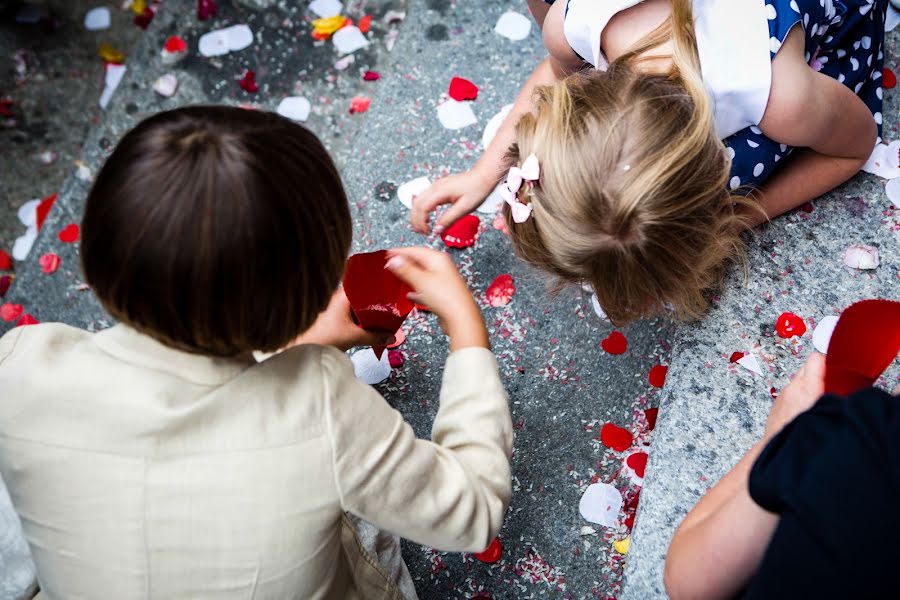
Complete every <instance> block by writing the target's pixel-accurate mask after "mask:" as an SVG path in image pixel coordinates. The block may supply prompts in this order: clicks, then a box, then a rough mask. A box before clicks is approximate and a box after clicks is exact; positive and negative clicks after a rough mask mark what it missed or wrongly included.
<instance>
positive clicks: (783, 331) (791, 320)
mask: <svg viewBox="0 0 900 600" xmlns="http://www.w3.org/2000/svg"><path fill="white" fill-rule="evenodd" d="M775 331H776V332H777V333H778V335H779V336H780V337H782V338H784V339H789V338H792V337H794V336H797V337H802V336H803V334H804V333H806V323H804V322H803V319H801V318H800V317H798V316H797V315H795V314H794V313H790V312H784V313H781V316H780V317H778V321H776V322H775ZM738 362H740V361H738Z"/></svg>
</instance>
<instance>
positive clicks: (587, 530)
mask: <svg viewBox="0 0 900 600" xmlns="http://www.w3.org/2000/svg"><path fill="white" fill-rule="evenodd" d="M579 533H580V534H581V535H594V534H595V533H597V530H596V529H594V528H593V527H591V526H590V525H583V526H582V527H581V531H580V532H579Z"/></svg>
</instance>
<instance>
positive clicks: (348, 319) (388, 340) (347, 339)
mask: <svg viewBox="0 0 900 600" xmlns="http://www.w3.org/2000/svg"><path fill="white" fill-rule="evenodd" d="M394 333H395V332H393V331H391V332H390V333H388V332H383V331H366V330H365V329H363V328H362V327H360V326H359V325H357V324H356V322H355V321H354V320H353V312H352V311H351V309H350V301H349V300H347V296H346V295H345V294H344V289H343V288H338V290H337V291H336V292H335V293H334V295H333V296H332V297H331V302H329V303H328V308H326V309H325V310H324V311H322V313H320V314H319V318H318V319H316V322H315V323H313V326H312V327H310V328H309V329H308V330H306V331H304V332H303V333H302V334H300V336H299V337H298V338H297V339H296V340H294V342H293V343H292V344H291V345H292V346H299V345H300V344H318V345H320V346H334V347H335V348H338V349H340V350H344V351H347V350H349V349H350V348H354V347H356V346H387V345H388V344H392V343H393V342H394Z"/></svg>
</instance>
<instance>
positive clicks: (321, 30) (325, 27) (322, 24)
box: [312, 15, 347, 35]
mask: <svg viewBox="0 0 900 600" xmlns="http://www.w3.org/2000/svg"><path fill="white" fill-rule="evenodd" d="M346 20H347V19H346V18H345V17H344V16H342V15H336V16H334V17H327V18H325V19H315V20H314V21H313V22H312V24H313V31H314V32H316V33H317V34H319V35H331V34H332V33H334V32H335V31H337V30H338V29H340V28H341V27H343V26H344V22H345V21H346Z"/></svg>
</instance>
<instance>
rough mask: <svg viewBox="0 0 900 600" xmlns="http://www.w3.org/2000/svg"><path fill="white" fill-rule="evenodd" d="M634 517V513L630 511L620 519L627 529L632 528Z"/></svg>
mask: <svg viewBox="0 0 900 600" xmlns="http://www.w3.org/2000/svg"><path fill="white" fill-rule="evenodd" d="M634 517H635V513H631V514H630V515H628V516H627V517H625V520H623V521H622V524H623V525H625V527H627V528H628V529H634Z"/></svg>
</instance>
